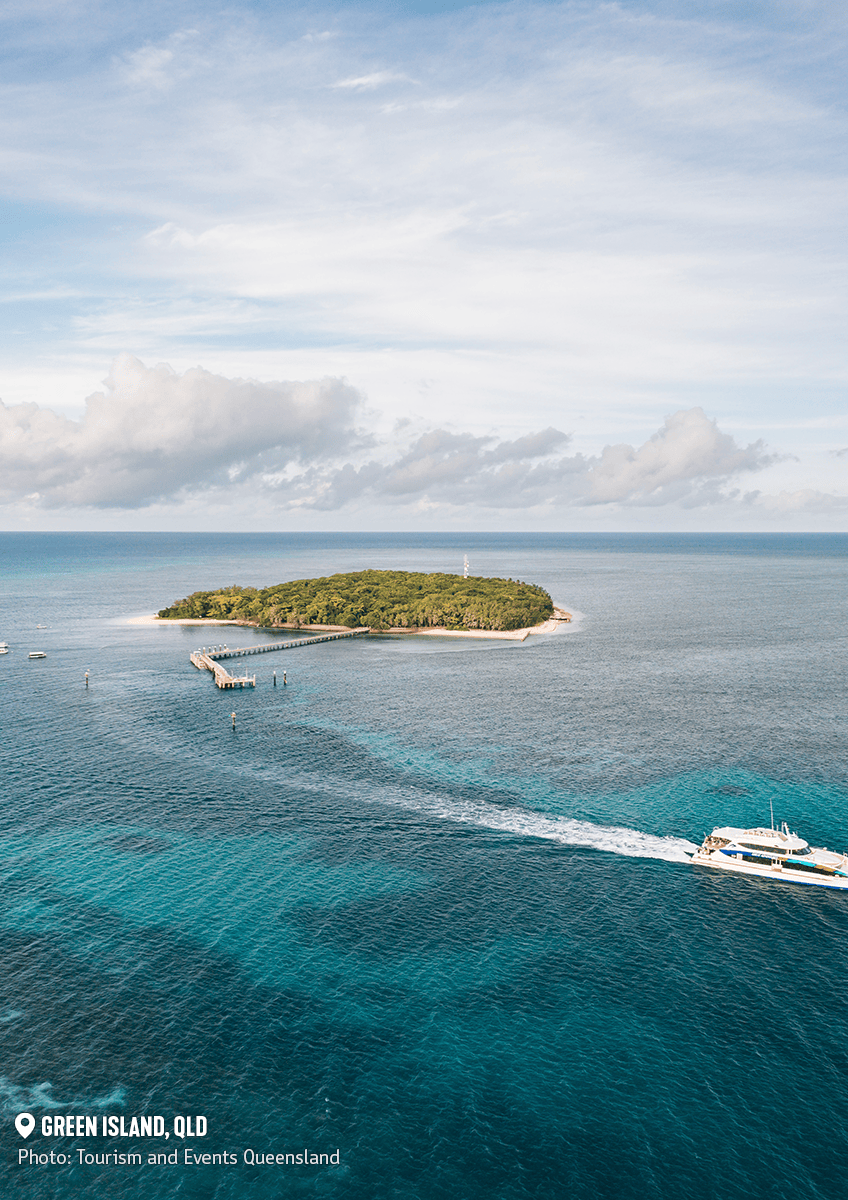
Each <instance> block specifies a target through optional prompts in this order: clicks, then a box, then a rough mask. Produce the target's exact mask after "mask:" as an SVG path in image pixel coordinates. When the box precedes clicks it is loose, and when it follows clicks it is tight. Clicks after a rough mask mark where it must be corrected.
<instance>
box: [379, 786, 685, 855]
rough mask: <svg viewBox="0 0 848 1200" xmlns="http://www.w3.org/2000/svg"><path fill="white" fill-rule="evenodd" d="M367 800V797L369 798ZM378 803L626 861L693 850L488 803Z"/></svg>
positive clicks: (398, 797)
mask: <svg viewBox="0 0 848 1200" xmlns="http://www.w3.org/2000/svg"><path fill="white" fill-rule="evenodd" d="M372 798H374V797H373V793H372ZM379 799H380V800H383V799H385V800H388V802H389V803H391V804H398V805H400V806H401V807H402V808H410V809H416V810H418V811H419V812H426V813H429V814H430V815H431V816H436V817H443V818H444V819H445V820H448V821H458V822H460V823H461V824H463V825H476V826H479V827H481V828H483V829H498V830H501V831H502V832H504V833H518V834H521V835H522V836H524V837H536V838H546V839H547V840H548V841H551V842H560V843H561V844H562V845H563V846H586V847H590V848H591V849H593V850H606V851H607V852H608V853H610V854H623V855H625V856H626V857H628V858H661V859H665V861H666V862H688V861H689V854H691V853H692V852H693V851H694V850H697V846H695V845H694V844H693V843H692V842H687V841H686V839H685V838H677V837H657V836H656V834H653V833H642V832H641V831H640V830H638V829H626V828H625V827H624V826H621V825H594V824H592V822H591V821H577V820H575V819H574V818H573V817H553V816H546V815H545V814H544V813H534V812H530V811H528V810H527V809H520V808H496V807H495V806H494V805H491V804H481V803H473V802H470V801H450V800H445V799H444V798H443V797H439V798H438V799H435V798H433V797H429V796H424V795H422V794H420V793H417V794H410V793H405V794H402V793H397V792H393V793H391V794H389V793H385V794H382V795H380V796H379Z"/></svg>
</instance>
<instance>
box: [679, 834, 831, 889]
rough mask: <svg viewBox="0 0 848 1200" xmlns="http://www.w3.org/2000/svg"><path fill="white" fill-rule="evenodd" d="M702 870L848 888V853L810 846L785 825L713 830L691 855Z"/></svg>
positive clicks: (784, 881) (782, 881) (783, 881)
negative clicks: (765, 827) (710, 868)
mask: <svg viewBox="0 0 848 1200" xmlns="http://www.w3.org/2000/svg"><path fill="white" fill-rule="evenodd" d="M691 857H692V862H693V863H694V864H695V865H696V866H701V867H717V868H719V869H720V870H722V871H735V872H736V873H737V874H739V875H757V876H759V877H760V878H761V879H776V880H778V881H779V882H781V883H811V884H814V885H817V886H818V887H829V888H848V854H835V853H834V852H833V851H832V850H828V848H827V847H826V846H810V845H809V844H808V843H807V842H805V841H804V839H803V838H800V837H798V834H797V833H790V832H789V826H788V825H787V824H786V822H785V821H784V822H783V826H782V828H780V829H774V828H771V829H763V828H757V829H736V828H734V827H733V826H730V825H728V826H724V827H722V828H719V829H714V830H713V831H712V833H711V834H709V836H708V837H706V838H704V841H703V844H702V845H700V846H699V847H698V849H697V850H696V851H695V852H694V853H693V854H692V856H691Z"/></svg>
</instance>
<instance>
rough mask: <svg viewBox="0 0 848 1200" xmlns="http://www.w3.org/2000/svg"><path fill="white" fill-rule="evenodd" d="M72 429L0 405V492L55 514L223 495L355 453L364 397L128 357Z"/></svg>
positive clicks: (327, 386)
mask: <svg viewBox="0 0 848 1200" xmlns="http://www.w3.org/2000/svg"><path fill="white" fill-rule="evenodd" d="M105 387H106V390H105V391H104V392H97V393H95V394H94V395H92V396H89V397H88V399H87V400H86V411H85V415H84V416H83V417H82V419H81V420H78V421H75V420H70V419H68V418H67V417H63V416H60V415H58V414H56V413H55V412H53V411H51V410H50V409H44V408H40V407H39V406H38V405H35V404H18V405H12V406H10V407H6V406H5V405H2V404H0V480H2V483H0V488H2V490H3V491H4V492H5V493H6V496H7V497H8V498H10V499H12V498H14V497H15V496H19V495H21V494H22V493H30V494H32V493H33V492H34V491H37V492H38V493H39V494H40V499H41V502H42V503H43V504H45V505H47V506H49V507H62V506H73V505H76V506H83V507H84V506H94V507H122V506H126V507H129V508H133V507H141V506H144V505H146V504H149V503H151V502H153V501H156V500H159V499H161V498H162V497H167V496H174V495H176V494H177V493H178V492H180V491H184V490H192V489H195V490H196V489H203V488H207V487H213V486H219V487H226V486H227V484H228V483H230V484H232V483H233V482H235V481H238V480H245V479H248V478H251V477H252V476H255V475H256V474H257V473H259V472H260V471H267V470H269V469H279V468H281V467H284V466H285V465H286V464H289V463H293V462H299V463H308V462H310V461H313V460H316V459H317V460H320V461H323V460H324V459H325V458H326V457H327V455H329V454H333V453H337V452H338V451H340V450H341V449H343V448H344V449H347V448H349V447H350V446H351V445H354V446H355V445H356V444H357V442H359V441H360V440H361V439H360V437H359V435H358V434H357V432H356V430H355V427H354V425H353V421H354V417H355V415H356V412H357V409H358V407H359V404H360V400H361V398H360V396H359V393H357V392H356V391H355V390H354V389H353V388H352V387H350V386H349V385H348V384H347V383H345V382H344V381H343V380H339V379H324V380H321V381H318V382H312V383H257V382H255V381H253V380H244V379H225V378H223V377H222V376H220V375H213V374H211V373H210V372H208V371H204V370H203V369H202V368H200V367H197V368H195V369H193V370H190V371H186V372H185V373H184V374H182V375H178V374H176V373H175V372H174V371H172V370H171V368H170V367H168V366H166V365H164V364H160V365H159V366H156V367H152V368H148V367H145V366H144V365H143V363H141V362H139V360H138V359H136V358H133V357H132V356H131V355H128V354H126V355H122V356H121V357H119V358H118V359H116V360H115V362H114V363H113V364H112V370H111V372H110V374H109V377H108V379H106V380H105Z"/></svg>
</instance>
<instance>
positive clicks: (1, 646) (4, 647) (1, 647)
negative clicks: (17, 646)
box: [0, 642, 10, 650]
mask: <svg viewBox="0 0 848 1200" xmlns="http://www.w3.org/2000/svg"><path fill="white" fill-rule="evenodd" d="M9 649H10V646H9V643H8V642H0V650H9Z"/></svg>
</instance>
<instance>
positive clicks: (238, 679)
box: [189, 650, 256, 688]
mask: <svg viewBox="0 0 848 1200" xmlns="http://www.w3.org/2000/svg"><path fill="white" fill-rule="evenodd" d="M189 657H190V658H191V661H192V662H193V663H194V665H195V666H196V667H197V669H198V670H199V671H211V672H212V674H213V675H214V676H215V682H216V683H217V685H218V687H219V688H237V687H241V688H244V687H256V676H255V675H238V676H237V675H231V674H230V673H229V671H228V670H227V669H226V667H221V666H219V665H218V663H216V662H215V659H214V658H213V657H212V655H211V654H206V653H204V651H203V650H193V651H192V652H191V655H190V656H189Z"/></svg>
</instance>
